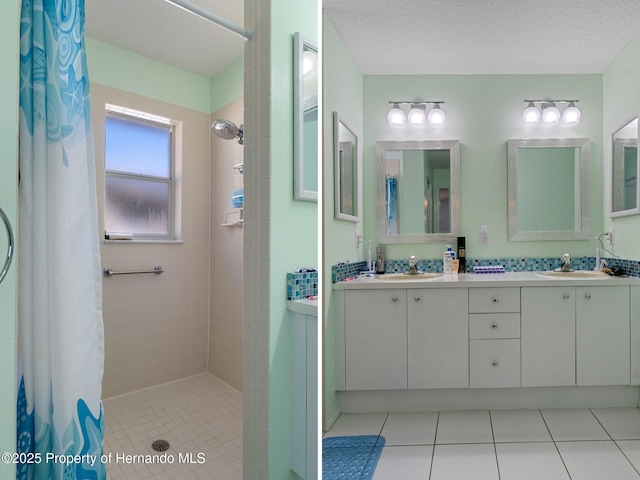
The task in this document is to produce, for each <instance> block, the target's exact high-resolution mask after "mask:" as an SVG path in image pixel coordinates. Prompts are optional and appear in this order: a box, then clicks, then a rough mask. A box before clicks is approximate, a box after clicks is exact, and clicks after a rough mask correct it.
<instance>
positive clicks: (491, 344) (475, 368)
mask: <svg viewBox="0 0 640 480" xmlns="http://www.w3.org/2000/svg"><path fill="white" fill-rule="evenodd" d="M469 359H470V371H469V376H470V378H469V384H470V386H471V388H492V387H519V386H520V340H511V339H509V340H471V341H470V342H469Z"/></svg>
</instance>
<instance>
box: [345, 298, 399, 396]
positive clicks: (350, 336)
mask: <svg viewBox="0 0 640 480" xmlns="http://www.w3.org/2000/svg"><path fill="white" fill-rule="evenodd" d="M345 293H346V296H345V303H344V312H345V340H344V341H345V387H346V389H347V390H393V389H406V388H407V291H406V290H405V289H384V290H349V291H347V292H345Z"/></svg>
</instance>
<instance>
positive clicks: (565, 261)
mask: <svg viewBox="0 0 640 480" xmlns="http://www.w3.org/2000/svg"><path fill="white" fill-rule="evenodd" d="M559 271H561V272H572V271H573V270H572V269H571V257H570V256H569V254H568V253H565V254H564V255H562V264H561V265H560V268H559Z"/></svg>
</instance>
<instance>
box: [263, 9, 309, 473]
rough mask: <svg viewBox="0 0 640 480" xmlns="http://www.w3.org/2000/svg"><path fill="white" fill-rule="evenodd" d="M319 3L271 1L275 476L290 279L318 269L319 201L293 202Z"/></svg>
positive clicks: (285, 431) (283, 457)
mask: <svg viewBox="0 0 640 480" xmlns="http://www.w3.org/2000/svg"><path fill="white" fill-rule="evenodd" d="M317 11H318V4H317V1H316V0H278V1H272V2H271V43H270V55H269V57H270V61H271V78H270V82H271V87H270V88H271V101H270V105H271V113H270V121H271V130H270V141H271V146H270V157H271V177H270V186H269V188H270V222H269V225H270V233H269V238H270V241H269V243H270V246H269V248H270V255H269V258H270V265H271V267H270V273H269V288H270V305H269V308H270V314H269V316H270V327H269V339H270V341H269V350H270V358H271V362H270V366H269V447H268V448H269V478H270V479H274V480H276V479H277V480H281V479H287V478H295V474H293V472H291V471H290V469H289V464H290V444H291V442H290V424H289V420H290V409H289V391H290V389H291V388H300V386H296V385H291V384H290V375H291V372H290V364H291V345H290V342H291V335H290V325H289V316H288V311H287V301H286V300H287V285H286V275H287V273H288V272H293V271H295V269H297V268H300V267H313V268H317V266H318V203H316V202H305V201H299V200H294V199H293V34H294V33H295V32H296V31H299V32H301V33H302V34H304V35H305V36H306V37H308V38H311V39H316V41H317V38H318V17H317Z"/></svg>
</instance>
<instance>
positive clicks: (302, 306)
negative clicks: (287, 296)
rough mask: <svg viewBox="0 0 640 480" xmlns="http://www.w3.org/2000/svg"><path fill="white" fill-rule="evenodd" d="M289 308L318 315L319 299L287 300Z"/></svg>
mask: <svg viewBox="0 0 640 480" xmlns="http://www.w3.org/2000/svg"><path fill="white" fill-rule="evenodd" d="M287 310H290V311H292V312H298V313H302V314H304V315H311V316H313V317H317V316H318V300H317V299H316V300H309V299H306V298H305V299H304V300H287Z"/></svg>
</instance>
